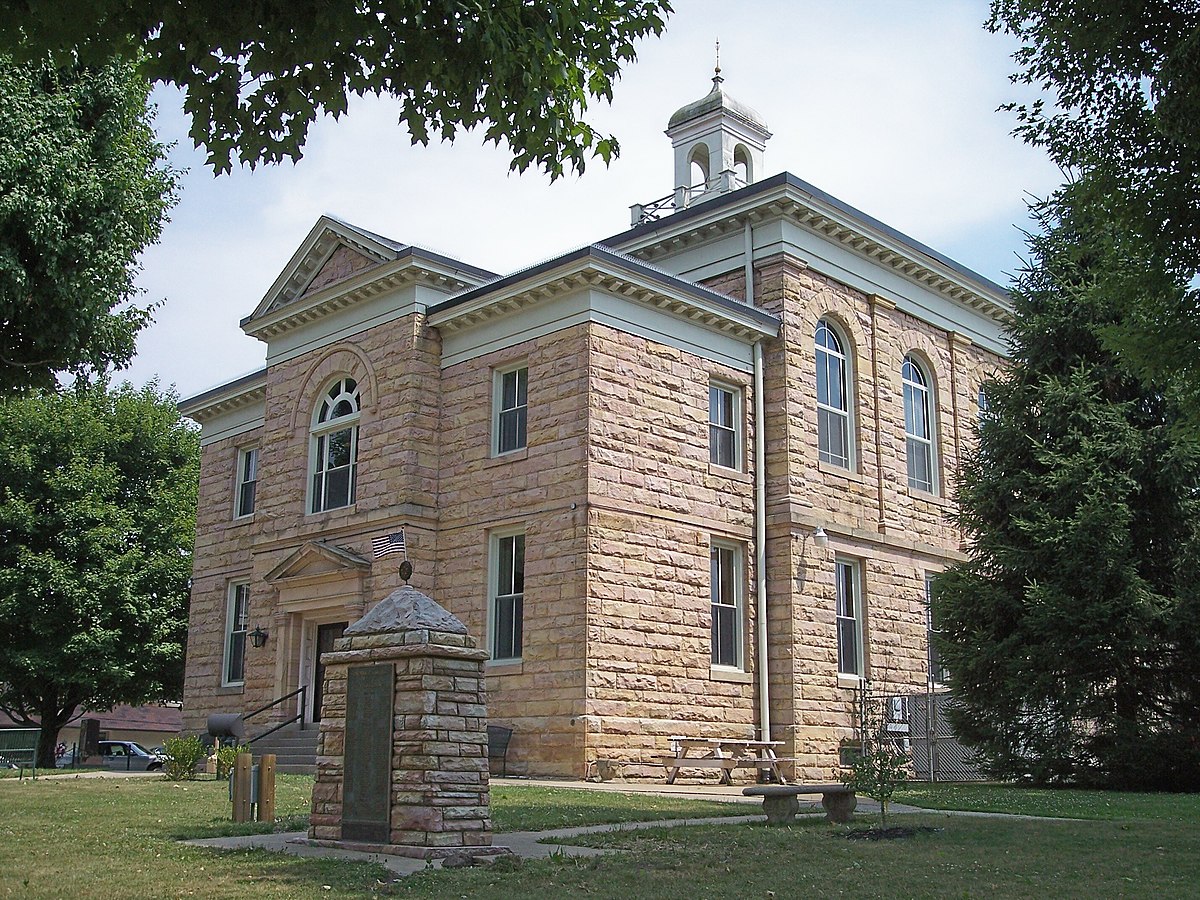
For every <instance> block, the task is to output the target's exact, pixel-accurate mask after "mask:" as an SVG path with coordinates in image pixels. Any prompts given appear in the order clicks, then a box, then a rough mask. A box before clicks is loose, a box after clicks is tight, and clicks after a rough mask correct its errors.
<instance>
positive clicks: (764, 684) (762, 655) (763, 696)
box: [754, 340, 771, 741]
mask: <svg viewBox="0 0 1200 900" xmlns="http://www.w3.org/2000/svg"><path fill="white" fill-rule="evenodd" d="M764 418H765V417H764V415H763V353H762V341H761V340H758V341H755V342H754V573H755V578H754V581H755V587H756V588H757V594H758V597H757V601H758V603H757V612H756V616H757V618H758V629H757V637H758V728H759V732H760V736H759V740H762V741H769V740H771V703H770V692H769V690H768V687H769V685H768V679H767V475H766V469H767V463H766V460H765V459H764V456H765V450H764V447H765V444H766V440H765V436H764V435H763V419H764Z"/></svg>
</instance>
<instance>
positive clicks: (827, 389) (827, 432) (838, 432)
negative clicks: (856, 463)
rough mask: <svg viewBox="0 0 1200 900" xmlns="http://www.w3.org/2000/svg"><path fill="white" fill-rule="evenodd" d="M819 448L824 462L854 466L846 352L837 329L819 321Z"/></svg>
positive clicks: (844, 466) (845, 466) (833, 464)
mask: <svg viewBox="0 0 1200 900" xmlns="http://www.w3.org/2000/svg"><path fill="white" fill-rule="evenodd" d="M816 345H817V449H818V452H819V454H820V459H821V462H825V463H829V464H830V465H832V466H840V467H841V468H843V469H849V468H852V464H851V458H850V446H851V445H850V383H849V378H848V367H847V366H846V352H845V351H844V350H843V349H842V341H841V339H840V338H839V337H838V335H837V332H835V331H834V330H833V328H831V327H830V325H829V323H828V322H826V321H825V320H824V319H821V320H820V321H819V322H817V334H816Z"/></svg>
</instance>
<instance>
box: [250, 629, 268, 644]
mask: <svg viewBox="0 0 1200 900" xmlns="http://www.w3.org/2000/svg"><path fill="white" fill-rule="evenodd" d="M266 642H267V632H265V631H263V629H262V626H261V625H255V626H254V630H253V631H252V632H250V643H251V644H253V645H254V648H255V649H256V650H258V649H261V648H262V645H263V644H265V643H266Z"/></svg>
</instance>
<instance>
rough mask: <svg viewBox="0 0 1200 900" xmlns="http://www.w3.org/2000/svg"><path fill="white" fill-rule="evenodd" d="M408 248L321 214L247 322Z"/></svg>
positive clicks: (386, 259) (356, 273)
mask: <svg viewBox="0 0 1200 900" xmlns="http://www.w3.org/2000/svg"><path fill="white" fill-rule="evenodd" d="M406 249H408V248H407V246H406V245H404V244H400V243H398V242H396V241H392V240H390V239H388V238H385V237H381V236H380V235H377V234H373V233H371V232H369V231H365V230H363V229H361V228H356V227H355V226H353V225H348V224H347V223H345V222H342V221H339V220H338V219H335V218H333V217H332V216H321V218H320V219H318V220H317V224H316V225H314V226H313V227H312V230H311V231H309V233H308V236H307V237H306V238H305V239H304V241H303V243H301V244H300V246H299V248H298V249H297V250H296V252H295V253H294V254H292V258H291V259H290V260H288V264H287V265H286V266H284V268H283V271H282V272H280V273H279V277H278V278H276V279H275V283H274V284H273V285H271V289H270V290H269V291H267V293H266V295H265V296H264V297H263V298H262V300H261V301H260V302H259V304H258V306H257V307H256V308H255V310H254V312H253V313H251V314H250V316H249V318H248V319H247V320H246V321H251V320H253V319H257V318H259V317H260V316H263V315H266V314H267V313H269V312H271V311H273V310H277V309H280V308H282V307H284V306H287V305H288V304H290V303H293V302H295V301H296V300H298V299H300V298H301V297H303V296H305V295H306V294H311V293H314V292H316V291H319V290H322V289H323V288H327V287H329V286H330V285H332V284H336V283H337V282H339V281H345V280H347V279H349V278H352V277H354V276H355V275H358V274H359V273H361V272H363V271H365V270H367V269H370V268H373V267H374V266H378V265H380V264H382V263H386V262H389V261H391V260H394V259H396V258H397V256H398V255H399V254H400V253H401V252H402V251H404V250H406Z"/></svg>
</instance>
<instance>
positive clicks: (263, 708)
mask: <svg viewBox="0 0 1200 900" xmlns="http://www.w3.org/2000/svg"><path fill="white" fill-rule="evenodd" d="M307 689H308V685H306V684H302V685H300V687H298V688H296V689H295V690H294V691H292V692H291V693H290V694H284V695H283V696H282V697H276V698H275V699H274V700H272V701H271V702H270V703H268V704H267V705H266V706H260V707H259V708H258V709H256V710H252V711H251V712H248V713H246V714H245V715H243V716H242V721H243V722H244V721H246V720H247V719H249V718H251V717H252V716H257V715H258V714H259V713H264V712H266V711H267V710H268V709H272V708H273V707H276V706H278V705H279V704H280V703H282V702H283V701H284V700H290V699H291V698H292V697H295V696H296V695H297V694H299V695H300V712H298V713H296V714H295V715H294V716H292V717H291V718H290V719H284V720H283V721H282V722H280V723H279V724H277V725H275V726H273V727H271V728H268V729H267V730H266V731H264V732H263V733H262V734H257V735H255V736H254V737H252V738H250V740H248V741H246V744H245V746H249V745H250V744H253V743H254V742H255V741H257V740H260V739H262V738H265V737H266V736H267V735H268V734H274V733H275V732H277V731H278V730H279V729H281V728H283V727H285V726H287V725H291V724H292V723H293V722H296V721H299V722H300V730H301V731H303V730H304V698H305V693H306V691H307Z"/></svg>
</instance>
